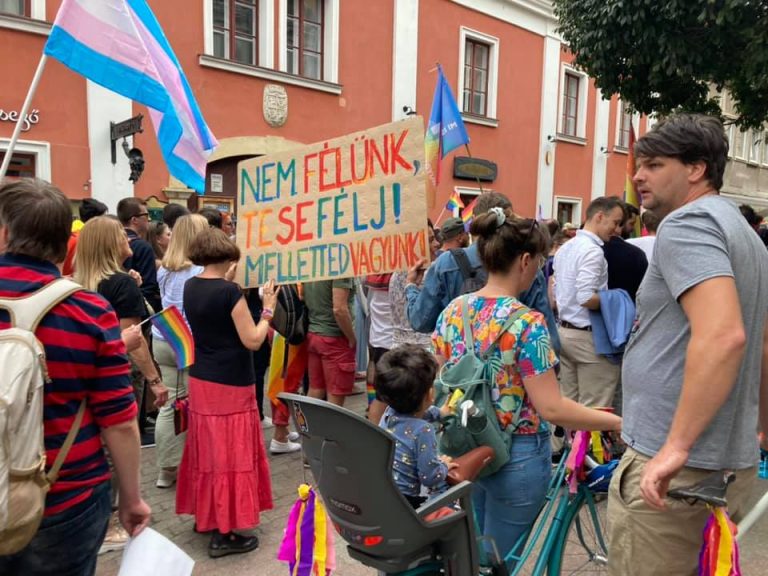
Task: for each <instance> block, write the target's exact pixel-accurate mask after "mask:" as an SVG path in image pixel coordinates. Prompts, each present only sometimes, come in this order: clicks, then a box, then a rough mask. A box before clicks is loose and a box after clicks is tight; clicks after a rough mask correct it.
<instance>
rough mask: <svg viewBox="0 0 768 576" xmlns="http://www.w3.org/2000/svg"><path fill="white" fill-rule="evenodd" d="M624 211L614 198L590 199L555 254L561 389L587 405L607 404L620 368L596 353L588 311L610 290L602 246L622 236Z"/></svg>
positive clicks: (593, 308) (597, 305)
mask: <svg viewBox="0 0 768 576" xmlns="http://www.w3.org/2000/svg"><path fill="white" fill-rule="evenodd" d="M623 219H624V209H623V208H622V203H621V200H619V199H618V198H616V197H603V198H596V199H595V200H593V201H592V202H591V203H590V205H589V207H588V208H587V221H586V223H585V224H584V228H583V229H582V230H579V231H578V232H577V233H576V237H575V238H574V239H573V240H571V241H569V242H567V243H566V244H565V245H564V246H563V247H562V248H560V250H558V252H557V254H555V261H554V273H555V300H556V301H557V309H558V312H559V315H560V322H559V323H560V327H559V330H558V333H559V335H560V340H561V351H560V389H561V391H562V393H563V395H564V396H566V397H568V398H571V399H573V400H576V401H577V402H580V403H582V404H584V405H586V406H591V407H602V406H611V403H612V401H613V394H614V391H615V389H616V384H617V383H618V381H619V375H620V373H621V368H620V366H619V365H617V364H613V363H612V362H610V361H609V360H608V359H606V358H604V357H602V356H598V355H597V354H596V353H595V345H594V343H593V341H592V323H591V322H590V318H589V311H590V310H599V309H600V296H599V294H598V291H599V290H602V289H604V288H607V286H608V264H607V263H606V261H605V258H604V256H603V244H604V243H605V242H607V241H608V240H610V238H611V236H614V235H617V234H620V233H621V223H622V220H623Z"/></svg>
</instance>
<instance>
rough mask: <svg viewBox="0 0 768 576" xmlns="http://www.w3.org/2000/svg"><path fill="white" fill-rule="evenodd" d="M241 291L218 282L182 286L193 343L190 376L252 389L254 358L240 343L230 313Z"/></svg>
mask: <svg viewBox="0 0 768 576" xmlns="http://www.w3.org/2000/svg"><path fill="white" fill-rule="evenodd" d="M242 296H243V295H242V293H241V292H240V287H239V286H238V285H237V284H235V283H234V282H227V281H226V280H224V279H221V278H200V277H195V278H190V279H189V280H187V282H186V284H184V313H185V314H186V316H187V321H188V322H189V326H190V328H191V329H192V336H193V338H194V340H195V363H194V364H193V365H192V367H191V368H190V369H189V375H190V376H193V377H194V378H200V379H201V380H209V381H211V382H218V383H220V384H229V385H232V386H252V385H253V384H254V382H255V380H256V377H255V375H254V373H253V357H252V355H251V352H250V350H248V349H247V348H246V347H245V346H243V343H242V342H241V340H240V336H238V334H237V328H235V323H234V321H233V320H232V309H233V308H234V307H235V305H236V304H237V303H238V302H239V301H240V298H242Z"/></svg>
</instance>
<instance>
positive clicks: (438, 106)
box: [424, 64, 469, 186]
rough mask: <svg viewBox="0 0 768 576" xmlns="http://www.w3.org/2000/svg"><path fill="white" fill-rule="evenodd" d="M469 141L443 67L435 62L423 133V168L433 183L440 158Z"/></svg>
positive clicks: (437, 174) (437, 171)
mask: <svg viewBox="0 0 768 576" xmlns="http://www.w3.org/2000/svg"><path fill="white" fill-rule="evenodd" d="M468 143H469V136H468V135H467V129H466V128H465V127H464V120H462V118H461V112H459V107H458V106H457V105H456V99H455V98H454V97H453V92H451V87H450V85H449V84H448V81H447V80H446V79H445V76H444V75H443V68H442V67H441V66H440V65H439V64H438V65H437V86H436V87H435V97H434V99H433V100H432V112H431V113H430V115H429V124H428V125H427V133H426V135H425V136H424V154H425V160H426V168H427V174H429V178H430V180H431V181H432V184H434V185H435V186H436V185H437V183H438V182H439V181H440V160H441V159H443V158H444V157H445V155H446V154H448V153H449V152H451V151H452V150H454V149H456V148H458V147H459V146H461V145H462V144H468Z"/></svg>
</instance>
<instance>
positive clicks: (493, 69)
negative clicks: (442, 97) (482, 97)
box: [456, 26, 501, 128]
mask: <svg viewBox="0 0 768 576" xmlns="http://www.w3.org/2000/svg"><path fill="white" fill-rule="evenodd" d="M467 39H470V40H475V41H477V42H482V43H483V44H487V45H488V46H489V47H490V50H489V52H490V54H489V55H488V92H487V94H486V98H488V101H487V102H486V107H485V113H486V115H485V116H484V117H483V116H475V115H474V114H465V113H464V111H463V110H462V108H463V102H464V96H463V94H464V62H465V61H466V48H467ZM500 44H501V42H500V40H499V39H498V38H496V37H495V36H490V35H488V34H484V33H482V32H479V31H478V30H472V29H471V28H467V27H465V26H462V27H460V28H459V81H458V83H457V86H456V100H457V102H456V103H457V104H458V105H459V110H461V117H462V118H463V119H464V121H465V122H469V123H471V124H481V125H483V126H492V127H494V128H495V127H497V126H498V125H499V120H498V118H497V107H496V104H497V100H498V93H499V46H500Z"/></svg>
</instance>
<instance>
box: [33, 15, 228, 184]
mask: <svg viewBox="0 0 768 576" xmlns="http://www.w3.org/2000/svg"><path fill="white" fill-rule="evenodd" d="M43 51H44V52H45V54H46V55H48V56H52V57H53V58H56V59H57V60H58V61H59V62H61V63H62V64H64V65H65V66H67V67H69V68H71V69H72V70H74V71H75V72H77V73H78V74H80V75H82V76H85V77H86V78H88V79H89V80H91V81H92V82H95V83H96V84H100V85H102V86H104V87H105V88H106V89H108V90H112V91H113V92H116V93H118V94H120V95H122V96H125V97H126V98H130V99H131V100H135V101H136V102H138V103H140V104H144V105H145V106H146V107H147V108H149V114H150V116H151V117H152V124H154V126H155V132H156V133H157V143H158V145H159V147H160V151H161V152H162V153H163V158H165V163H166V164H167V166H168V171H169V172H170V173H171V175H172V176H173V177H174V178H176V179H178V180H181V181H182V182H183V183H184V184H186V185H187V186H189V187H190V188H192V189H194V190H196V191H197V192H198V193H199V194H202V193H204V192H205V169H206V165H207V163H208V155H209V153H210V151H211V150H213V149H214V148H215V147H216V145H217V144H218V142H216V138H215V137H214V136H213V134H212V133H211V131H210V130H209V129H208V126H207V124H206V123H205V120H204V119H203V114H202V112H201V111H200V108H199V107H198V105H197V102H196V100H195V96H194V94H193V93H192V88H191V87H190V85H189V82H187V78H186V76H185V75H184V71H183V70H182V69H181V64H179V61H178V59H177V58H176V55H175V54H174V53H173V49H172V48H171V45H170V44H169V43H168V39H167V38H166V37H165V34H164V33H163V30H162V28H161V27H160V23H159V22H158V21H157V18H155V15H154V14H153V13H152V10H150V9H149V5H148V4H147V1H146V0H98V1H97V2H86V1H85V0H64V1H63V2H62V3H61V8H59V12H58V13H57V14H56V20H55V21H54V22H53V27H52V28H51V34H50V36H49V37H48V41H47V42H46V43H45V47H44V49H43Z"/></svg>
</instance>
